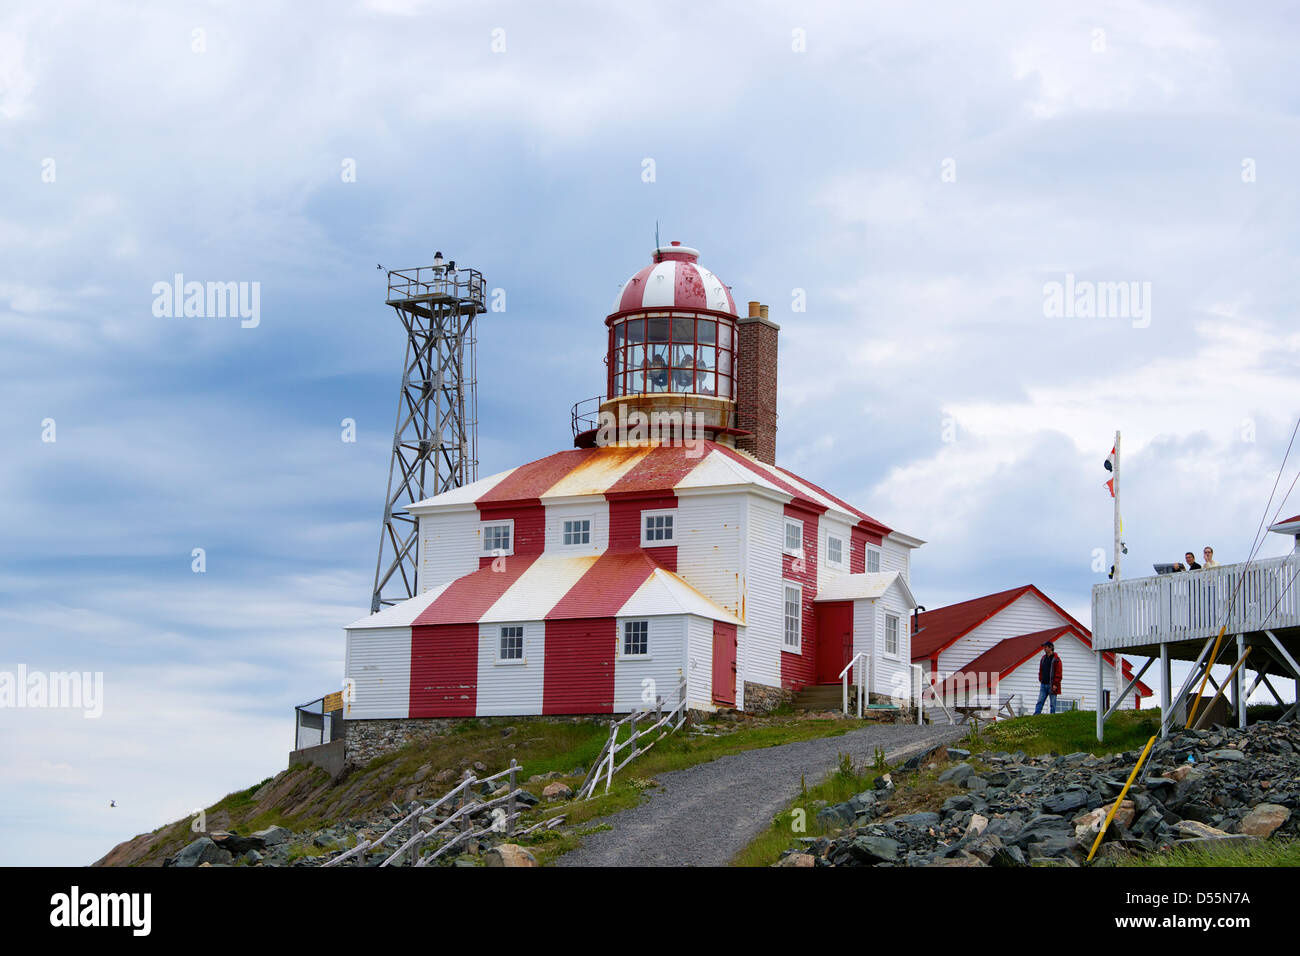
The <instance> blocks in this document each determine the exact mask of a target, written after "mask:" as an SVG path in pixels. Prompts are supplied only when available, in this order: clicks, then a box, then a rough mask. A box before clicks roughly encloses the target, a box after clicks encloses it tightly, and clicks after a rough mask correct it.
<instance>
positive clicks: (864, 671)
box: [840, 651, 875, 717]
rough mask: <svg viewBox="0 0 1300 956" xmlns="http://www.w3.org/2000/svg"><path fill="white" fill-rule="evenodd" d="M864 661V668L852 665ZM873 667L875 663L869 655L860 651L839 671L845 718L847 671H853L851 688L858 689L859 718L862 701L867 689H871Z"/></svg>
mask: <svg viewBox="0 0 1300 956" xmlns="http://www.w3.org/2000/svg"><path fill="white" fill-rule="evenodd" d="M864 659H865V661H866V665H865V666H863V667H857V668H855V667H854V665H855V664H857V663H858V661H861V660H864ZM874 666H875V663H874V661H872V659H871V655H870V654H868V653H867V652H866V651H862V652H861V653H859V654H855V655H853V660H851V661H849V662H848V664H846V665H845V667H844V670H842V671H840V681H841V682H842V683H843V685H844V700H843V705H844V716H845V717H847V716H848V715H849V671H853V686H854V687H856V688H857V689H858V716H859V717H861V716H862V705H863V702H864V699H865V698H866V697H867V696H868V690H867V688H869V687H871V686H872V683H873V682H872V679H871V678H872V676H873V675H872V673H871V671H872V669H873V668H874Z"/></svg>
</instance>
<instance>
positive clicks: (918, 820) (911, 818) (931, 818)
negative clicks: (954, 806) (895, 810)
mask: <svg viewBox="0 0 1300 956" xmlns="http://www.w3.org/2000/svg"><path fill="white" fill-rule="evenodd" d="M939 820H940V817H939V814H937V813H929V812H924V813H905V814H903V815H902V816H901V817H894V818H893V819H892V820H890V821H889V822H890V823H908V824H911V825H912V826H915V827H933V826H938V825H939Z"/></svg>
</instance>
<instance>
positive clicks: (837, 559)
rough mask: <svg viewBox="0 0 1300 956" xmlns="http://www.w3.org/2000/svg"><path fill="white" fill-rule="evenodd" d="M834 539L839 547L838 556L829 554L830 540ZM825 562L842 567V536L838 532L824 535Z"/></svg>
mask: <svg viewBox="0 0 1300 956" xmlns="http://www.w3.org/2000/svg"><path fill="white" fill-rule="evenodd" d="M832 541H834V542H835V543H836V544H838V545H839V546H840V547H839V552H840V553H839V557H832V556H831V542H832ZM826 563H827V564H829V565H830V566H831V567H833V568H842V567H844V538H843V537H842V536H841V535H838V534H827V535H826Z"/></svg>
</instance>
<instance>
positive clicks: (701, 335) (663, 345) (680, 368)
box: [608, 311, 736, 398]
mask: <svg viewBox="0 0 1300 956" xmlns="http://www.w3.org/2000/svg"><path fill="white" fill-rule="evenodd" d="M609 347H610V350H611V355H610V359H609V362H608V365H609V376H610V383H609V385H610V391H609V394H610V395H611V396H613V395H629V394H638V393H641V392H685V393H691V394H695V395H717V396H720V397H722V398H735V397H736V376H735V371H734V370H735V353H736V346H735V336H734V335H733V334H732V323H731V322H730V321H729V320H718V319H713V318H700V317H698V316H696V314H695V313H693V312H692V313H683V312H666V311H665V312H655V313H653V314H652V315H650V316H649V317H641V316H637V317H635V318H628V319H625V320H623V321H622V322H618V323H615V325H614V326H613V328H612V329H611V330H610V346H609Z"/></svg>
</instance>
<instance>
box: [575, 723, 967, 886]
mask: <svg viewBox="0 0 1300 956" xmlns="http://www.w3.org/2000/svg"><path fill="white" fill-rule="evenodd" d="M964 732H965V731H964V730H962V729H959V728H954V727H949V726H946V725H945V726H925V727H922V726H917V725H916V724H879V725H873V726H868V727H863V728H862V729H861V730H854V731H850V732H849V733H847V734H843V735H841V736H839V737H822V738H819V739H817V740H803V741H798V742H796V743H790V744H781V745H780V746H778V747H766V748H764V749H762V750H747V751H745V752H744V753H739V754H731V755H729V756H726V757H719V758H718V759H717V760H712V761H709V762H708V763H702V764H696V765H695V766H694V767H688V768H686V769H685V770H674V771H672V772H671V773H663V774H658V775H657V776H656V777H655V779H656V780H657V781H658V782H659V786H658V787H655V788H654V789H652V790H650V791H649V794H650V798H649V799H648V800H647V801H646V802H645V803H643V804H641V805H640V806H638V807H634V808H632V809H630V810H623V811H621V812H619V813H616V814H613V815H611V816H608V817H602V818H600V820H599V821H598V822H600V823H608V824H609V825H610V826H612V827H613V829H612V830H601V831H600V832H597V833H592V834H590V835H588V836H585V837H583V838H582V846H580V847H578V849H576V850H573V851H572V852H570V853H566V854H565V855H563V856H561V857H559V858H558V859H557V860H556V861H555V863H554V865H555V866H725V865H726V864H727V862H728V861H730V860H731V858H732V857H733V856H735V855H736V853H738V852H739V851H740V850H742V849H743V848H744V847H745V846H747V845H748V844H749V842H750V841H751V840H753V839H754V837H756V836H758V834H759V833H761V832H762V831H763V829H764V828H765V827H768V826H770V825H771V823H772V817H774V816H775V815H776V814H777V813H779V812H780V811H781V810H783V809H784V808H785V807H786V806H787V805H788V804H789V802H790V801H791V800H793V799H794V797H795V796H796V795H797V793H798V792H799V778H800V776H801V775H806V776H807V781H808V784H809V785H812V784H813V783H817V782H820V781H821V780H822V779H823V778H824V777H825V776H826V775H827V774H829V773H830V772H831V771H832V770H834V769H835V767H836V765H837V764H838V762H839V755H840V754H841V753H850V754H852V755H853V758H854V762H855V763H862V762H864V761H870V760H871V759H872V758H873V757H874V756H875V752H876V748H877V747H883V748H884V750H885V754H886V757H887V759H888V760H889V761H890V763H895V762H897V761H899V760H905V759H907V758H908V757H910V756H912V755H913V754H914V753H918V752H920V751H923V750H925V749H927V748H928V747H930V746H933V745H934V744H938V743H942V742H945V741H951V740H955V739H957V738H958V737H960V736H961V735H962V734H963V733H964ZM623 772H624V773H635V772H636V764H635V763H632V764H630V765H629V766H628V767H627V769H626V770H624V771H623Z"/></svg>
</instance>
